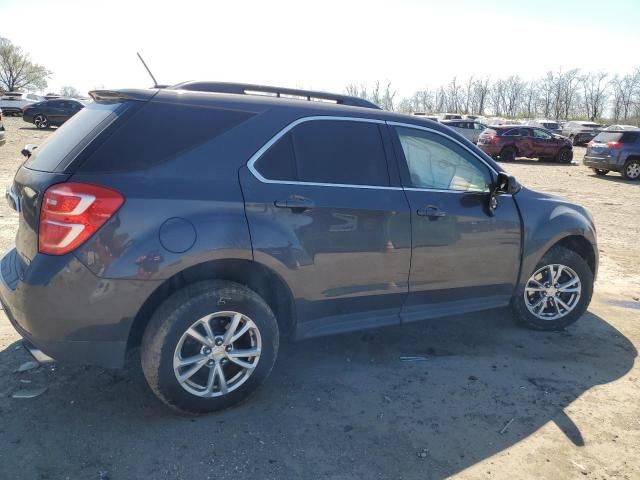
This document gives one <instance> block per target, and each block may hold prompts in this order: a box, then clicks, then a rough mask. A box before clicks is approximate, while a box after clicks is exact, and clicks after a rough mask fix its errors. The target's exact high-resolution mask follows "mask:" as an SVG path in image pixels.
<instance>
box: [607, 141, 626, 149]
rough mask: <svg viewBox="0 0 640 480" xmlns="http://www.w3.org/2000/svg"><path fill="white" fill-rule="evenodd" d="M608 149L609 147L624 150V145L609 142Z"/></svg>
mask: <svg viewBox="0 0 640 480" xmlns="http://www.w3.org/2000/svg"><path fill="white" fill-rule="evenodd" d="M607 147H609V148H622V143H620V142H607Z"/></svg>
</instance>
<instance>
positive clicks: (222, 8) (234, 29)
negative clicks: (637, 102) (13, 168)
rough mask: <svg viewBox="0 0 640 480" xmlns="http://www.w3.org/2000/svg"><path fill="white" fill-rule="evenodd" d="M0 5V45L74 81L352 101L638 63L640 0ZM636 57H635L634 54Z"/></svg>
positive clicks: (53, 84)
mask: <svg viewBox="0 0 640 480" xmlns="http://www.w3.org/2000/svg"><path fill="white" fill-rule="evenodd" d="M167 5H168V6H163V2H161V1H158V0H154V1H149V2H146V1H138V0H128V1H123V0H110V1H94V0H86V1H77V2H74V1H65V0H57V1H43V0H0V19H2V22H1V23H2V27H1V31H0V36H4V37H7V38H9V39H10V40H11V41H13V42H14V43H15V44H17V45H20V46H21V47H23V48H24V49H25V50H26V51H27V52H29V53H30V54H31V57H32V59H33V60H34V61H36V62H38V63H41V64H42V65H44V66H46V67H47V68H48V69H49V70H51V71H52V72H53V75H52V76H51V78H50V81H49V88H48V89H47V90H50V91H58V90H59V89H60V87H61V86H63V85H72V86H75V87H76V88H78V89H80V90H81V91H83V92H86V91H87V90H90V89H93V88H117V87H147V86H150V85H151V80H150V79H149V77H148V76H147V73H146V72H145V71H144V69H143V67H142V65H141V64H140V63H139V61H138V59H137V57H136V55H135V52H136V51H140V52H141V53H142V55H143V56H144V58H145V59H146V61H147V63H148V64H149V66H150V67H151V70H152V71H153V73H154V74H155V75H156V78H157V79H158V81H159V82H160V83H169V84H171V83H177V82H179V81H183V80H191V79H203V80H221V81H234V82H248V83H261V84H272V85H278V86H287V87H302V88H313V89H318V90H329V91H337V92H342V91H343V90H344V87H345V85H346V84H347V83H350V82H358V83H360V82H372V81H374V80H376V79H379V80H391V81H392V83H393V86H394V87H395V88H396V89H397V90H398V93H399V96H402V95H410V94H411V93H413V91H415V90H417V89H419V88H424V87H434V86H437V85H439V84H441V83H444V82H447V81H448V80H449V79H450V78H451V77H452V76H454V75H457V76H458V77H460V78H466V77H467V76H469V75H476V76H486V75H490V76H491V77H492V78H497V77H503V76H508V75H511V74H518V75H520V76H521V77H523V78H525V79H532V78H537V77H539V76H542V75H543V74H544V73H545V72H546V71H547V70H550V69H558V68H563V69H570V68H576V67H577V68H581V69H583V70H603V71H605V72H610V73H626V72H628V71H630V70H631V69H632V68H633V67H634V66H637V65H640V60H638V57H637V55H636V54H637V52H638V48H639V47H640V0H607V1H602V0H598V1H595V0H582V1H566V0H565V1H563V0H555V1H553V0H549V1H547V0H528V1H508V0H504V1H501V0H469V1H467V0H440V1H427V0H423V1H417V0H413V1H412V0H393V1H387V2H379V1H372V0H369V1H348V0H340V1H332V0H328V1H327V0H323V1H322V2H304V1H303V0H296V1H288V0H277V1H269V0H262V1H256V2H251V1H226V2H219V1H216V0H209V1H202V2H199V1H191V0H181V1H176V0H174V1H172V2H170V3H168V4H167ZM630 52H633V53H630Z"/></svg>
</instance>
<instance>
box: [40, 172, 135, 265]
mask: <svg viewBox="0 0 640 480" xmlns="http://www.w3.org/2000/svg"><path fill="white" fill-rule="evenodd" d="M123 203H124V197H123V196H122V195H120V194H119V193H118V192H116V191H115V190H111V189H108V188H105V187H100V186H98V185H92V184H88V183H74V182H69V183H59V184H57V185H52V186H51V187H49V189H48V190H47V191H46V192H45V194H44V199H43V201H42V209H41V211H40V229H39V231H38V250H39V251H40V253H46V254H49V255H64V254H65V253H69V252H71V251H72V250H74V249H76V248H78V247H79V246H80V245H82V244H83V243H84V242H85V241H87V239H88V238H89V237H91V235H93V234H94V233H95V232H96V231H97V230H98V229H99V228H100V227H101V226H102V225H104V224H105V222H106V221H107V220H109V219H110V218H111V217H112V216H113V214H114V213H116V212H117V211H118V209H119V208H120V206H121V205H122V204H123Z"/></svg>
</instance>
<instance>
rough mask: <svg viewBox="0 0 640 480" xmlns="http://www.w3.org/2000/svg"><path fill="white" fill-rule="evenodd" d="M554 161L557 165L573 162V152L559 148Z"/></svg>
mask: <svg viewBox="0 0 640 480" xmlns="http://www.w3.org/2000/svg"><path fill="white" fill-rule="evenodd" d="M555 160H556V162H558V163H571V160H573V151H571V149H570V148H561V149H560V151H559V152H558V154H557V155H556V159H555Z"/></svg>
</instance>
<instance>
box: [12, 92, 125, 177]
mask: <svg viewBox="0 0 640 480" xmlns="http://www.w3.org/2000/svg"><path fill="white" fill-rule="evenodd" d="M126 105H128V104H127V103H125V104H123V103H95V102H94V103H91V104H90V105H88V106H87V107H86V108H83V109H82V110H81V111H80V112H78V113H77V114H75V115H74V116H73V117H71V119H70V120H68V121H67V122H65V124H64V125H63V126H62V127H60V128H58V129H57V130H56V131H55V132H54V133H53V134H52V135H50V136H49V138H48V139H47V140H45V141H44V142H43V143H42V145H38V148H37V149H35V150H34V151H33V155H31V156H30V157H29V159H28V160H27V161H26V162H25V164H24V166H25V167H27V168H30V169H32V170H40V171H43V172H55V171H61V170H63V169H64V166H66V165H68V163H69V161H71V160H72V159H73V158H75V156H76V155H77V154H78V153H80V152H81V151H82V149H84V147H86V146H87V145H88V144H89V142H91V140H93V139H94V138H95V137H96V136H98V134H99V133H100V132H102V131H103V130H104V129H105V128H107V126H109V125H110V124H111V123H112V122H113V121H114V120H115V119H116V118H118V116H119V115H121V114H122V113H124V111H125V110H126ZM61 165H62V166H63V167H62V168H61V169H58V167H59V166H61Z"/></svg>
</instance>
